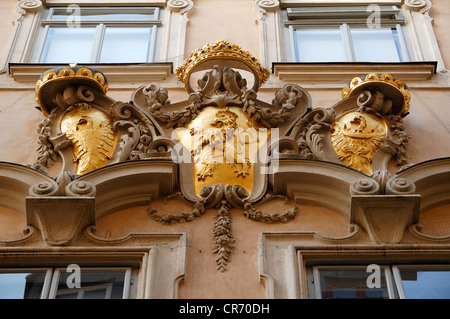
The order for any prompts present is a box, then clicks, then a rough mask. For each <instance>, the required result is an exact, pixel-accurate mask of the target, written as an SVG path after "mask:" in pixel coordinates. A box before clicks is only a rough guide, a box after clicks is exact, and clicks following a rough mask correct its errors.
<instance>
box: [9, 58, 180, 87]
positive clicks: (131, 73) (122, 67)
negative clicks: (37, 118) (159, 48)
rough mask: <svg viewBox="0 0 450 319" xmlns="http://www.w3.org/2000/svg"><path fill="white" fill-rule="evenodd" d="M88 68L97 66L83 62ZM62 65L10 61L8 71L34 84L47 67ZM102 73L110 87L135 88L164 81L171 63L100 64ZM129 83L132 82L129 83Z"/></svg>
mask: <svg viewBox="0 0 450 319" xmlns="http://www.w3.org/2000/svg"><path fill="white" fill-rule="evenodd" d="M83 66H85V67H89V68H98V67H100V66H99V65H96V64H84V65H83ZM59 67H64V65H56V64H55V65H48V64H45V65H42V64H32V63H10V64H9V73H10V75H11V76H12V78H13V79H14V80H15V81H17V82H19V83H24V84H29V83H30V84H31V83H33V84H35V83H36V81H37V80H39V77H40V76H41V75H42V73H44V72H45V71H47V70H49V69H54V68H59ZM101 69H102V73H103V74H104V75H105V77H107V78H108V82H109V84H110V86H112V87H115V86H116V87H123V86H125V85H128V86H130V87H133V88H135V85H134V83H139V82H147V81H166V80H167V79H168V78H169V77H170V76H171V74H172V69H173V65H172V63H171V62H166V63H139V64H135V63H132V64H128V63H127V64H109V65H108V64H102V65H101ZM130 83H133V84H131V85H130Z"/></svg>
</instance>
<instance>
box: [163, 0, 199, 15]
mask: <svg viewBox="0 0 450 319" xmlns="http://www.w3.org/2000/svg"><path fill="white" fill-rule="evenodd" d="M193 5H194V4H193V2H192V1H191V0H169V1H168V2H167V7H168V8H169V9H170V10H172V11H181V13H184V12H185V11H189V10H190V9H191V8H192V6H193Z"/></svg>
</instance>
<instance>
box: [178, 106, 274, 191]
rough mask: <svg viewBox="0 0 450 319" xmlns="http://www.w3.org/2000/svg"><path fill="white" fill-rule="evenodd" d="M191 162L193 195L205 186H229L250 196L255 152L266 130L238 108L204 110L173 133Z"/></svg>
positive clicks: (207, 108)
mask: <svg viewBox="0 0 450 319" xmlns="http://www.w3.org/2000/svg"><path fill="white" fill-rule="evenodd" d="M176 133H177V136H178V139H179V140H180V142H181V143H182V144H183V145H184V146H185V147H186V148H187V149H188V150H189V151H190V153H191V159H192V161H193V170H194V173H193V178H194V181H193V182H194V189H195V193H196V194H197V195H199V194H200V191H201V190H202V189H203V187H205V186H208V185H218V184H224V185H226V184H230V185H239V186H241V187H243V188H244V189H245V190H246V191H247V192H248V193H249V194H251V192H252V189H253V183H254V174H255V173H254V166H255V162H256V161H257V160H258V156H257V155H258V151H259V149H260V147H261V146H262V145H264V144H265V143H266V142H267V140H268V137H269V135H270V130H269V129H267V128H265V127H263V126H261V125H259V124H257V123H256V122H255V121H253V120H252V119H251V118H250V117H249V116H248V115H247V114H246V113H244V112H243V111H242V109H241V108H240V107H212V106H210V107H206V108H204V109H203V110H202V111H201V112H200V114H199V115H198V116H197V117H196V118H195V119H194V120H192V121H191V122H190V123H189V124H188V125H187V126H186V127H184V128H178V129H177V130H176Z"/></svg>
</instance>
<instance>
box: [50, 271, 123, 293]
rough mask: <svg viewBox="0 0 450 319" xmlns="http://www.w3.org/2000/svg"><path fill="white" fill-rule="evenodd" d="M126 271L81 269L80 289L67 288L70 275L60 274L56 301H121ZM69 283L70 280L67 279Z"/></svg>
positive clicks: (62, 272)
mask: <svg viewBox="0 0 450 319" xmlns="http://www.w3.org/2000/svg"><path fill="white" fill-rule="evenodd" d="M125 273H126V270H125V269H123V270H120V269H119V270H114V271H112V270H111V271H108V270H106V269H99V270H93V269H83V268H81V283H80V284H81V288H69V287H68V285H67V279H68V277H69V276H70V275H71V274H72V273H70V272H69V273H67V272H65V271H61V272H60V277H59V280H58V288H57V291H56V299H75V298H79V299H122V298H123V291H124V286H125V284H129V283H125ZM69 281H71V279H69Z"/></svg>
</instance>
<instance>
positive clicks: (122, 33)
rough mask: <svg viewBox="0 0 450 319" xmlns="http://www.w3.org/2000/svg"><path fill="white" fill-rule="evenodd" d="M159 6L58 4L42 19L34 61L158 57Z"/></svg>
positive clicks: (138, 60)
mask: <svg viewBox="0 0 450 319" xmlns="http://www.w3.org/2000/svg"><path fill="white" fill-rule="evenodd" d="M160 15H161V12H160V9H159V8H157V7H113V8H101V7H78V6H75V7H71V6H68V7H54V8H48V9H47V10H46V11H45V13H44V17H43V19H42V21H41V30H40V32H39V35H38V38H37V41H36V44H35V49H34V52H33V56H32V60H33V61H34V62H40V63H145V62H153V61H154V60H155V53H156V52H157V47H158V41H157V39H158V38H159V35H158V33H159V29H160V28H159V26H160V25H161V21H160Z"/></svg>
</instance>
